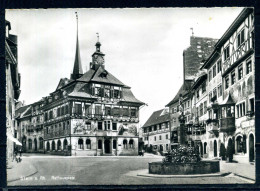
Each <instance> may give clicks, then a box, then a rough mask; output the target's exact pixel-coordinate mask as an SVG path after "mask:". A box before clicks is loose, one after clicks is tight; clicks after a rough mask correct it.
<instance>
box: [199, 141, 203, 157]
mask: <svg viewBox="0 0 260 191" xmlns="http://www.w3.org/2000/svg"><path fill="white" fill-rule="evenodd" d="M199 145H200V156H201V157H203V146H202V142H200V143H199Z"/></svg>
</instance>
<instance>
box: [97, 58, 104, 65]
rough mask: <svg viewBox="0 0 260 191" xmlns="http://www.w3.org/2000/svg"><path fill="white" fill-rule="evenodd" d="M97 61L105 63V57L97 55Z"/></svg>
mask: <svg viewBox="0 0 260 191" xmlns="http://www.w3.org/2000/svg"><path fill="white" fill-rule="evenodd" d="M97 63H98V64H104V58H103V57H102V56H98V57H97Z"/></svg>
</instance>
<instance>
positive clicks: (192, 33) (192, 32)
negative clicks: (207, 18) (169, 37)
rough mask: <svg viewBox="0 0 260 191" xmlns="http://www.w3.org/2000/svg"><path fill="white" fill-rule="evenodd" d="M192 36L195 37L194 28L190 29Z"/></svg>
mask: <svg viewBox="0 0 260 191" xmlns="http://www.w3.org/2000/svg"><path fill="white" fill-rule="evenodd" d="M190 30H191V34H192V36H193V35H194V32H193V27H191V28H190Z"/></svg>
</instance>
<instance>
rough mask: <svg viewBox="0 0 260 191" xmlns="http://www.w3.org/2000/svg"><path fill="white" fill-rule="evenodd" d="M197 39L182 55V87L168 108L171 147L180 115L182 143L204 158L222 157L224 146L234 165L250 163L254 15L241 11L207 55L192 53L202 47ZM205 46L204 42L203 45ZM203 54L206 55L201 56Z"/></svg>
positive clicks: (176, 137) (252, 154)
mask: <svg viewBox="0 0 260 191" xmlns="http://www.w3.org/2000/svg"><path fill="white" fill-rule="evenodd" d="M195 38H196V37H191V46H190V47H189V48H188V49H186V50H184V54H183V56H184V62H183V67H184V83H183V84H182V86H181V88H180V89H179V91H178V93H177V94H176V95H175V97H174V98H173V100H172V101H171V102H169V103H168V104H167V105H166V107H168V108H169V112H170V116H171V117H170V122H171V132H170V133H171V146H172V145H175V144H176V143H178V142H179V140H180V135H179V133H180V131H179V130H178V129H180V128H179V126H180V124H179V123H178V116H179V115H180V112H183V113H184V115H185V137H186V143H187V144H196V145H198V146H199V147H200V149H199V150H200V154H201V156H202V157H203V158H217V157H220V146H221V145H224V146H225V148H226V149H227V147H228V146H232V147H233V148H234V159H235V160H237V161H238V162H241V163H243V162H253V161H254V159H255V115H254V112H255V68H254V65H255V64H254V63H255V59H254V13H253V9H251V8H245V9H243V11H242V12H241V13H240V14H239V15H238V17H237V18H236V19H235V21H234V22H233V23H232V24H231V26H230V27H229V28H228V29H227V31H226V32H225V33H224V34H223V36H222V37H221V38H220V39H219V40H218V41H216V40H215V39H212V41H211V43H210V44H209V46H205V50H206V49H207V51H194V50H195V48H200V49H202V47H201V46H200V45H201V44H205V43H202V42H200V43H198V41H196V40H194V39H195ZM198 40H199V39H198ZM200 40H201V38H200ZM207 41H209V39H207V38H206V40H205V41H203V42H207ZM191 47H193V48H191ZM191 50H193V51H191ZM195 52H197V55H196V54H195ZM203 52H206V54H205V55H204V56H200V54H201V53H203ZM199 53H200V54H199ZM192 57H194V59H192ZM195 58H201V59H195ZM202 58H203V59H202ZM180 103H182V104H180ZM174 122H175V123H174Z"/></svg>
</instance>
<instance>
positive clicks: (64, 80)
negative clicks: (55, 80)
mask: <svg viewBox="0 0 260 191" xmlns="http://www.w3.org/2000/svg"><path fill="white" fill-rule="evenodd" d="M69 82H71V80H69V79H68V78H61V79H60V81H59V84H58V86H57V88H56V90H58V89H60V88H62V87H64V86H65V85H67V84H68V83H69Z"/></svg>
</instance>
